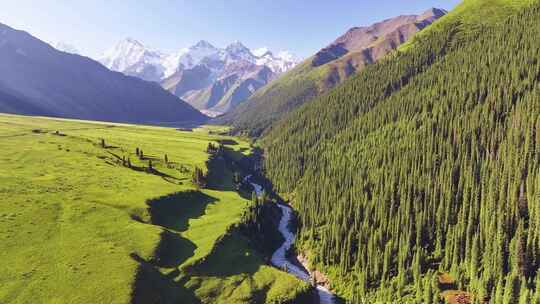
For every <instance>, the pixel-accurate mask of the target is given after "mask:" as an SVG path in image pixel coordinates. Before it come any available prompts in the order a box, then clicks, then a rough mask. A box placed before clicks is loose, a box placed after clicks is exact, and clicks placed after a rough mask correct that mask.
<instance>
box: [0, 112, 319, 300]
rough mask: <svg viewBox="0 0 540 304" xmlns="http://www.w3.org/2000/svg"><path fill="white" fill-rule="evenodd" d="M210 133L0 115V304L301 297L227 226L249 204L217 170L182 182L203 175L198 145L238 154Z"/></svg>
mask: <svg viewBox="0 0 540 304" xmlns="http://www.w3.org/2000/svg"><path fill="white" fill-rule="evenodd" d="M212 131H215V130H212V129H206V128H201V129H196V130H194V131H193V132H188V131H186V132H180V131H177V130H174V129H166V128H158V127H142V126H135V125H121V124H107V123H94V122H89V121H70V120H54V119H47V118H37V117H20V116H12V115H3V114H0V142H1V147H2V148H1V149H0V197H1V200H0V240H1V244H2V245H1V250H0V260H1V261H2V263H1V264H0V273H1V274H2V275H0V302H1V303H157V302H159V303H264V302H265V301H268V302H271V301H274V300H277V299H281V300H284V301H286V300H290V299H294V298H295V296H296V295H298V294H299V293H302V292H305V291H306V290H307V289H308V286H307V285H306V284H302V283H300V282H299V281H298V280H296V279H295V278H294V277H293V276H291V275H288V274H286V273H283V272H281V271H278V270H277V269H275V268H273V267H270V266H268V265H266V264H265V262H264V258H263V256H262V255H261V254H259V253H258V252H257V251H255V250H254V249H252V248H251V247H250V245H249V240H248V239H246V238H245V237H244V236H243V235H241V234H240V233H238V232H237V231H236V230H235V229H234V225H235V224H237V223H239V221H240V220H241V217H242V215H243V213H244V211H245V209H246V207H247V206H248V204H249V200H246V199H244V198H242V197H241V196H240V194H239V193H238V192H236V191H235V190H234V189H233V186H232V182H231V181H232V172H231V171H230V169H229V167H228V166H227V165H226V164H225V163H223V161H220V160H217V161H216V162H212V163H211V165H209V166H210V167H209V170H210V171H209V186H208V187H207V188H208V189H202V190H197V188H196V187H195V186H194V185H193V184H192V183H191V174H192V171H193V170H194V167H195V166H197V167H200V168H204V170H205V171H206V170H208V169H207V167H206V161H207V160H208V157H209V155H208V153H207V152H206V149H207V146H208V144H209V143H210V142H214V143H215V142H217V141H220V140H227V142H228V143H229V144H231V145H229V146H228V148H229V150H230V153H234V154H235V156H236V157H242V155H243V154H247V153H249V152H250V148H249V146H248V145H247V144H246V143H245V142H243V141H240V140H238V139H233V138H228V137H222V136H218V135H212V134H211V133H215V132H212ZM102 139H104V144H105V145H102V141H101V140H102ZM137 148H139V149H142V151H143V155H144V157H143V158H142V159H141V158H139V157H137V155H136V154H135V151H136V149H137ZM165 155H167V158H168V162H167V163H166V162H165V161H164V158H165ZM123 159H125V162H124V160H123ZM128 159H129V162H130V163H131V167H129V166H128V165H127V161H128ZM150 162H151V163H152V168H153V169H152V170H149V166H150Z"/></svg>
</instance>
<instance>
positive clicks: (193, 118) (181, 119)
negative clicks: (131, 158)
mask: <svg viewBox="0 0 540 304" xmlns="http://www.w3.org/2000/svg"><path fill="white" fill-rule="evenodd" d="M0 70H1V71H2V73H0V96H2V97H3V98H0V112H7V113H16V114H28V115H46V116H57V117H66V118H78V119H88V120H102V121H113V122H129V123H144V124H172V125H181V124H186V123H200V122H203V121H205V120H206V119H207V117H205V116H204V115H202V114H201V113H200V112H199V111H197V110H196V109H194V108H192V107H191V106H190V105H188V104H186V103H185V102H184V101H182V100H181V99H179V98H178V97H176V96H174V95H172V94H170V93H169V92H167V91H165V90H163V89H162V88H161V87H160V86H159V85H157V84H154V83H151V82H147V81H143V80H140V79H137V78H134V77H129V76H125V75H123V74H121V73H117V72H112V71H110V70H109V69H107V68H105V67H104V66H103V65H101V64H100V63H98V62H96V61H94V60H92V59H90V58H87V57H83V56H79V55H76V54H70V53H67V52H63V51H59V50H57V49H55V48H53V47H52V46H50V45H49V44H47V43H45V42H43V41H41V40H39V39H37V38H35V37H33V36H31V35H30V34H28V33H26V32H23V31H18V30H15V29H13V28H10V27H9V26H6V25H3V24H0Z"/></svg>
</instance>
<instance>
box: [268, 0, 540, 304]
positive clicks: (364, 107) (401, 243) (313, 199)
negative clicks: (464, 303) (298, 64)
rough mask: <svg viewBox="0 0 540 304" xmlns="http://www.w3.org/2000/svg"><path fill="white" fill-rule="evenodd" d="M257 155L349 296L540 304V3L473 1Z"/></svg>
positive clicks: (282, 128)
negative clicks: (451, 295)
mask: <svg viewBox="0 0 540 304" xmlns="http://www.w3.org/2000/svg"><path fill="white" fill-rule="evenodd" d="M261 143H262V145H263V147H264V148H265V150H266V155H265V170H266V173H267V175H268V176H269V178H270V179H271V180H272V181H273V183H274V185H275V188H276V190H278V191H279V192H282V193H290V194H292V196H291V197H292V203H293V205H294V206H295V208H296V209H297V210H298V213H299V225H300V237H299V244H298V247H299V248H300V249H301V250H302V251H305V252H307V253H308V255H309V256H310V258H311V259H312V262H313V263H314V265H316V266H317V267H319V269H322V270H324V271H325V272H326V273H327V274H328V275H329V277H330V280H331V282H332V287H333V288H334V290H335V291H336V292H337V293H338V294H339V295H340V296H343V297H345V298H346V299H349V300H353V302H360V303H361V299H362V300H363V301H365V302H364V303H374V302H377V301H378V303H379V302H380V303H400V302H402V303H432V302H436V299H437V297H436V296H435V295H434V294H437V293H438V292H440V291H441V290H439V288H440V287H441V284H440V283H444V282H446V280H445V279H444V277H449V276H451V277H453V278H454V279H455V283H456V284H455V285H456V286H451V287H450V289H461V290H462V291H464V292H465V291H466V292H468V293H467V294H465V295H467V296H468V297H469V299H472V300H474V301H476V302H480V299H482V298H483V299H485V300H487V299H489V303H505V304H506V303H540V275H539V274H538V269H539V266H540V255H539V252H540V3H539V2H538V1H524V0H523V1H517V0H514V1H509V0H466V1H465V2H463V3H462V4H461V5H460V6H458V7H457V8H456V9H455V10H454V11H453V12H452V13H450V14H449V15H447V16H446V17H443V18H442V19H441V20H440V22H437V23H436V24H434V25H432V26H431V27H429V28H428V29H426V30H425V31H423V32H421V33H420V34H419V35H417V36H415V38H414V39H413V40H412V42H410V43H408V44H407V45H406V46H403V48H402V49H401V51H399V52H397V53H395V54H394V55H392V57H391V58H387V59H385V60H383V61H381V62H380V63H378V64H375V65H371V66H369V67H367V68H366V69H365V70H364V71H362V72H361V73H359V74H358V75H357V76H355V77H353V78H351V79H349V80H348V81H347V82H346V83H345V84H343V85H342V86H339V87H337V88H335V89H334V90H332V91H331V92H330V93H328V94H325V95H324V96H321V97H319V98H317V99H315V100H314V101H312V102H310V103H309V104H306V105H304V106H303V107H301V108H300V109H299V110H298V111H296V112H293V113H292V114H291V115H289V116H288V117H287V118H286V119H284V120H282V121H281V122H280V123H278V124H277V125H276V126H274V127H273V128H272V130H271V132H270V133H269V134H267V136H265V137H264V138H263V139H262V141H261ZM441 273H443V274H445V276H442V277H441V276H440V274H441ZM447 274H448V275H449V276H448V275H447ZM437 281H439V282H437ZM442 285H444V284H442ZM443 287H444V286H443ZM447 287H448V286H447Z"/></svg>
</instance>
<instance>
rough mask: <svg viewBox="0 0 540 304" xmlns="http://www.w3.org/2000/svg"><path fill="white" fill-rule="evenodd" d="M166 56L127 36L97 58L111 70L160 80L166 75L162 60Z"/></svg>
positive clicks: (145, 78) (146, 78)
mask: <svg viewBox="0 0 540 304" xmlns="http://www.w3.org/2000/svg"><path fill="white" fill-rule="evenodd" d="M165 58H166V55H165V54H163V53H161V52H159V51H155V50H152V49H149V48H147V47H146V46H144V45H143V44H142V43H141V42H139V41H137V40H135V39H133V38H126V39H124V40H122V41H120V42H119V43H118V44H117V45H116V46H114V47H113V48H111V49H109V50H107V51H105V53H104V54H103V55H102V56H101V57H100V58H97V60H98V61H99V62H101V63H102V64H103V65H104V66H106V67H107V68H109V69H110V70H113V71H117V72H122V73H124V74H127V75H130V76H135V77H139V78H142V79H144V80H149V81H158V80H159V79H161V78H163V76H164V70H165V69H164V66H163V64H162V62H163V60H164V59H165Z"/></svg>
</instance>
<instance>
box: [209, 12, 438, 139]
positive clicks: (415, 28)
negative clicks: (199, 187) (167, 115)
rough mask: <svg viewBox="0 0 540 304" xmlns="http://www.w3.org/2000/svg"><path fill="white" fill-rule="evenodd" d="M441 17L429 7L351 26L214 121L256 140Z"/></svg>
mask: <svg viewBox="0 0 540 304" xmlns="http://www.w3.org/2000/svg"><path fill="white" fill-rule="evenodd" d="M445 14H446V11H444V10H441V9H435V8H433V9H429V10H427V11H426V12H424V13H422V14H420V15H408V16H398V17H395V18H391V19H387V20H384V21H382V22H378V23H375V24H373V25H371V26H367V27H355V28H352V29H350V30H348V31H347V32H346V33H345V34H344V35H342V36H340V37H339V38H338V39H336V40H335V41H334V42H333V43H331V44H330V45H328V46H327V47H325V48H323V49H321V50H320V51H319V52H317V53H316V54H315V55H314V56H312V57H310V58H308V59H307V60H305V61H304V62H303V63H301V64H299V65H298V66H296V67H295V68H294V69H292V70H291V71H289V72H288V73H287V74H286V75H284V76H282V77H280V78H279V79H278V80H276V81H274V82H272V83H270V84H269V85H267V86H265V87H264V88H262V89H261V90H259V91H258V92H257V93H255V94H254V95H253V96H251V97H250V99H249V100H248V101H246V102H244V103H242V104H241V105H239V106H238V107H237V108H235V109H234V110H233V111H231V112H230V113H227V114H226V115H225V116H224V117H221V118H219V119H217V120H216V122H218V123H231V124H233V125H234V127H235V129H236V130H237V131H238V132H248V133H249V134H250V135H254V136H257V135H259V134H261V133H262V132H264V131H265V130H266V129H267V128H268V127H269V126H270V125H271V124H272V122H274V121H276V120H278V119H279V118H281V117H282V116H283V115H284V114H286V113H288V112H290V111H292V110H293V109H296V108H297V107H299V106H301V105H302V104H304V103H305V102H306V101H309V100H310V99H312V98H313V97H315V96H318V95H320V94H322V93H324V92H327V91H328V90H329V89H331V88H333V87H334V86H336V85H337V84H339V83H342V82H343V81H345V80H346V79H347V78H349V77H350V76H351V75H353V74H355V73H357V72H358V71H359V70H361V69H363V68H364V67H365V66H367V65H370V64H373V63H375V62H377V61H379V60H380V59H381V58H383V57H384V56H385V55H387V54H388V53H390V52H391V51H392V50H395V49H396V48H397V47H399V46H400V45H402V44H403V43H405V42H406V41H408V40H409V39H410V38H411V37H412V36H413V35H414V34H416V33H417V32H419V31H421V30H422V29H424V28H425V27H426V26H428V25H430V24H431V23H433V22H434V21H435V20H437V19H438V18H440V17H442V16H443V15H445Z"/></svg>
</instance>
